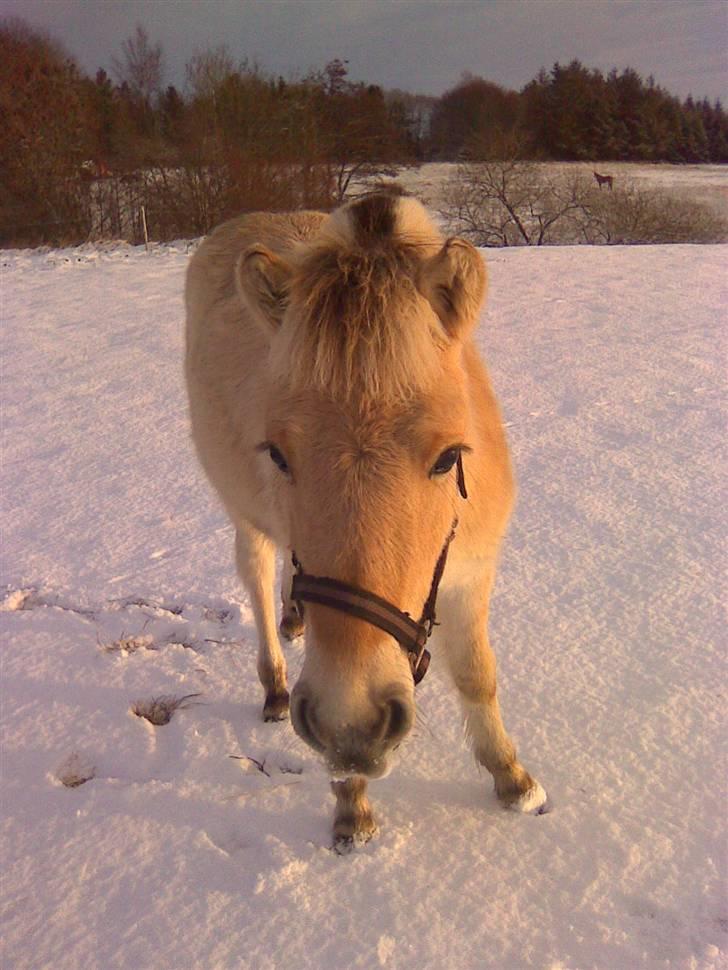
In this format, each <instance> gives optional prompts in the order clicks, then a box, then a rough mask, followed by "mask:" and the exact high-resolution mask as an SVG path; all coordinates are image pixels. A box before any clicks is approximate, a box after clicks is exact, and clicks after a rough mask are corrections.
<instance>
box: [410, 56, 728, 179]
mask: <svg viewBox="0 0 728 970" xmlns="http://www.w3.org/2000/svg"><path fill="white" fill-rule="evenodd" d="M514 146H515V147H516V148H517V150H518V152H519V153H520V156H521V157H523V158H530V159H538V160H543V161H581V160H592V161H596V160H600V161H628V162H672V163H677V164H680V163H698V162H717V163H720V162H728V115H727V114H726V112H725V111H724V110H723V108H722V106H721V104H720V102H719V101H717V102H715V103H713V104H711V102H710V101H708V99H707V98H706V99H704V100H702V101H697V102H696V101H694V100H693V99H692V98H690V97H689V98H687V100H686V101H680V100H679V99H678V98H675V97H673V96H672V95H670V94H668V93H667V92H666V91H665V90H664V89H663V88H661V87H659V85H657V84H655V82H654V80H653V79H652V78H648V79H647V81H644V80H643V79H642V78H641V77H640V75H639V74H638V73H637V72H636V71H634V70H632V69H631V68H627V69H626V70H624V71H622V72H621V73H620V72H618V71H617V70H616V69H615V70H612V71H610V72H609V74H608V75H606V76H604V75H603V74H602V72H601V71H597V70H589V69H588V68H586V67H584V66H583V65H582V64H581V63H580V62H579V61H572V62H571V64H569V65H568V66H566V67H562V66H561V65H560V64H555V65H554V67H553V68H552V69H551V71H549V72H547V71H545V70H542V71H540V72H539V74H538V76H537V77H536V78H535V79H534V80H533V81H531V82H530V83H529V84H527V85H526V86H525V87H524V89H523V90H522V91H521V92H520V93H517V92H515V91H506V90H504V89H503V88H501V87H499V86H498V85H497V84H493V83H491V82H489V81H485V80H483V79H482V78H478V77H470V78H465V79H464V80H463V81H462V82H461V83H460V84H459V85H458V86H457V87H455V88H454V89H453V90H452V91H448V92H447V93H446V94H444V95H443V96H442V98H440V99H439V101H438V102H437V104H436V105H435V107H434V111H433V116H432V125H431V132H430V145H429V150H430V152H432V153H433V154H434V155H435V156H436V157H438V158H448V159H449V158H452V157H453V156H462V155H468V156H475V157H477V156H481V157H486V158H493V157H499V156H502V155H503V154H508V152H509V150H510V151H511V152H512V151H513V150H514Z"/></svg>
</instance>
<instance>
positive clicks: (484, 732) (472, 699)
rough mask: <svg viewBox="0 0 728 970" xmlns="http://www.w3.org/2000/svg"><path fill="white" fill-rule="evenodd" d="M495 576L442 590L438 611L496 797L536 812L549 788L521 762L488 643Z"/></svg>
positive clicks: (471, 731)
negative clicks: (508, 729) (501, 704)
mask: <svg viewBox="0 0 728 970" xmlns="http://www.w3.org/2000/svg"><path fill="white" fill-rule="evenodd" d="M492 576H493V573H492V571H490V570H489V571H488V573H487V575H486V576H485V578H484V579H483V580H482V581H481V582H479V583H473V584H470V583H469V584H468V585H467V586H466V587H460V588H454V589H450V590H448V591H447V592H446V591H444V590H443V594H442V597H441V604H438V613H439V615H440V617H441V620H442V627H443V634H444V639H445V652H446V657H447V663H448V667H449V669H450V673H451V675H452V678H453V680H454V682H455V686H456V687H457V689H458V691H459V693H460V698H461V703H462V707H463V713H464V716H465V726H466V730H467V734H468V737H469V738H470V740H471V742H472V745H473V753H474V755H475V759H476V761H478V763H479V764H481V765H484V766H485V767H486V768H487V769H488V771H489V772H490V773H491V775H492V776H493V780H494V782H495V790H496V794H497V795H498V798H499V799H500V800H501V802H502V803H503V804H504V805H506V806H507V807H509V808H514V809H516V810H518V811H522V812H534V813H538V812H539V811H540V810H543V809H544V807H545V805H546V792H545V791H544V790H543V788H542V787H541V785H540V784H539V783H538V782H537V781H536V780H535V779H534V778H533V777H532V776H531V775H530V774H529V773H528V772H527V771H526V769H525V768H524V767H523V765H522V764H521V762H520V761H519V760H518V758H517V756H516V748H515V745H514V744H513V742H512V741H511V739H510V738H509V737H508V734H507V733H506V729H505V727H504V726H503V720H502V718H501V713H500V707H499V704H498V697H497V694H496V661H495V654H494V653H493V650H492V649H491V646H490V643H489V641H488V600H489V597H490V588H491V585H492Z"/></svg>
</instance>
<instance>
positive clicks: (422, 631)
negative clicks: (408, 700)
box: [291, 455, 468, 684]
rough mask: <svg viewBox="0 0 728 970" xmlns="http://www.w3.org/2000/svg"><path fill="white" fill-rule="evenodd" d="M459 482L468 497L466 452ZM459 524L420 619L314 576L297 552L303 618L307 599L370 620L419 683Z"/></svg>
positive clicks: (296, 586)
mask: <svg viewBox="0 0 728 970" xmlns="http://www.w3.org/2000/svg"><path fill="white" fill-rule="evenodd" d="M457 483H458V490H459V492H460V494H461V495H462V497H463V498H467V497H468V493H467V491H466V488H465V474H464V472H463V460H462V455H458V459H457ZM457 525H458V519H457V516H455V519H454V520H453V524H452V528H451V530H450V533H449V535H448V536H447V538H446V539H445V544H444V545H443V547H442V551H441V553H440V555H439V557H438V560H437V562H436V563H435V571H434V573H433V574H432V583H431V584H430V592H429V595H428V597H427V599H426V600H425V605H424V606H423V608H422V615H421V616H420V619H419V620H413V619H412V617H411V616H410V615H409V613H405V612H404V611H402V610H400V609H398V608H397V607H396V606H394V605H393V604H392V603H390V602H388V601H387V600H385V599H383V598H382V597H381V596H377V594H376V593H371V592H369V590H367V589H362V588H361V587H359V586H352V585H351V584H350V583H344V582H341V580H338V579H330V578H328V577H326V576H310V575H309V574H308V573H305V572H304V571H303V566H302V565H301V563H300V562H299V561H298V559H297V558H296V554H295V552H294V553H293V555H292V559H293V565H294V567H295V569H296V575H295V576H294V577H293V583H292V586H291V599H292V600H293V601H294V602H295V603H296V606H297V608H298V612H299V614H300V616H301V617H303V604H304V602H306V603H319V604H320V605H322V606H328V607H330V608H331V609H334V610H339V611H340V612H342V613H348V614H349V615H350V616H356V617H358V618H359V619H361V620H366V622H367V623H371V624H372V626H376V627H378V628H379V629H380V630H384V632H385V633H389V634H390V635H391V636H393V637H394V639H395V640H397V642H398V643H399V644H400V646H401V647H402V649H403V650H404V651H405V653H406V654H407V657H408V659H409V662H410V667H411V668H412V677H413V678H414V682H415V684H419V682H420V681H421V680H422V678H423V677H424V676H425V674H426V673H427V668H428V667H429V666H430V652H429V650H426V649H425V644H426V643H427V641H428V639H429V638H430V635H431V634H432V630H433V628H434V627H435V626H436V625H437V620H436V616H435V602H436V600H437V590H438V588H439V586H440V580H441V579H442V574H443V573H444V572H445V563H446V562H447V553H448V549H449V548H450V543H451V542H452V540H453V539H454V538H455V530H456V529H457Z"/></svg>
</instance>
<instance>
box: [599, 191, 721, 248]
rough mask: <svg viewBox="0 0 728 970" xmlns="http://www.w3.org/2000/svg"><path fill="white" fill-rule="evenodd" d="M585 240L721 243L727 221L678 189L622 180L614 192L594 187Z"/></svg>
mask: <svg viewBox="0 0 728 970" xmlns="http://www.w3.org/2000/svg"><path fill="white" fill-rule="evenodd" d="M585 209H586V210H587V211H588V213H589V219H588V221H587V222H585V223H584V225H583V227H582V228H583V237H582V240H580V241H583V242H587V243H607V244H610V245H635V244H649V243H652V244H659V243H718V242H725V241H726V240H728V224H726V221H725V219H723V218H721V216H720V215H718V214H717V213H716V212H714V211H713V210H712V209H711V208H709V207H708V206H706V205H701V204H700V203H697V202H695V201H693V200H691V199H687V198H685V197H684V196H682V195H680V194H679V193H676V192H667V191H665V190H660V189H645V188H640V187H637V186H635V185H634V184H631V183H629V182H625V181H624V180H622V182H621V184H620V185H618V187H617V188H615V189H614V191H613V192H600V191H599V190H598V189H593V190H591V192H590V194H589V196H588V198H587V199H586V200H585Z"/></svg>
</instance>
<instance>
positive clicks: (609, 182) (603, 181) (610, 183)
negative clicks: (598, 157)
mask: <svg viewBox="0 0 728 970" xmlns="http://www.w3.org/2000/svg"><path fill="white" fill-rule="evenodd" d="M593 174H594V178H595V179H596V180H597V185H598V186H599V188H600V189H601V187H602V186H603V185H606V186H607V187H608V188H609V191H610V192H611V190H612V189H613V188H614V176H613V175H600V174H599V172H594V173H593Z"/></svg>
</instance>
